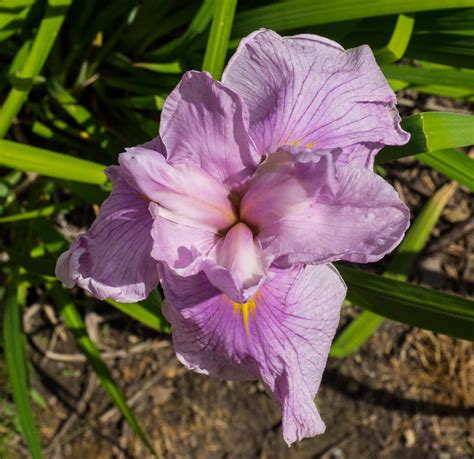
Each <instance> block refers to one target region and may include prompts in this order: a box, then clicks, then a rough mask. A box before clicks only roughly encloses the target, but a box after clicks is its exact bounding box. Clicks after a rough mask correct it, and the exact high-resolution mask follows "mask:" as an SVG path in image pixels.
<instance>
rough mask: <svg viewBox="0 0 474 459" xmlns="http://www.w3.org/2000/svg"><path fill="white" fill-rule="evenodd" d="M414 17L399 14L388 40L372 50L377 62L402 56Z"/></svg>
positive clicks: (390, 60) (393, 60)
mask: <svg viewBox="0 0 474 459" xmlns="http://www.w3.org/2000/svg"><path fill="white" fill-rule="evenodd" d="M414 25H415V18H414V17H413V16H409V15H406V14H399V15H398V18H397V22H396V23H395V28H394V29H393V33H392V36H391V37H390V41H389V42H388V43H387V45H386V46H384V47H383V48H381V49H376V50H374V55H375V58H376V59H377V62H379V63H381V64H383V63H389V62H395V61H398V60H399V59H401V58H402V57H403V55H404V54H405V51H406V50H407V48H408V44H409V43H410V38H411V34H412V32H413V26H414Z"/></svg>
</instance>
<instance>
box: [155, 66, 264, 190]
mask: <svg viewBox="0 0 474 459" xmlns="http://www.w3.org/2000/svg"><path fill="white" fill-rule="evenodd" d="M247 130H248V113H247V109H246V107H245V105H244V103H243V102H242V99H241V97H240V96H239V95H238V94H236V93H235V92H234V91H232V90H231V89H229V88H226V87H225V86H224V85H222V84H221V83H219V82H218V81H215V80H213V79H212V78H211V77H210V76H209V75H208V74H206V73H202V72H196V71H190V72H187V73H186V74H185V75H184V76H183V78H182V80H181V82H180V83H179V84H178V86H177V87H176V88H175V89H174V90H173V92H172V93H171V94H170V95H169V96H168V98H167V99H166V102H165V105H164V107H163V111H162V115H161V125H160V136H161V138H162V140H163V142H164V144H165V146H166V149H167V151H168V159H169V161H170V162H171V163H180V162H190V163H192V164H195V165H196V166H199V167H201V168H202V169H203V170H205V171H206V172H208V173H209V174H210V175H212V176H213V177H214V178H215V179H217V180H218V181H219V182H221V183H224V184H225V185H226V186H228V187H229V188H234V187H239V186H240V185H241V184H242V183H244V182H245V181H246V180H247V179H248V178H249V176H250V175H251V174H252V173H253V171H254V170H255V167H256V166H257V164H258V163H259V161H260V156H259V155H258V154H257V152H256V150H255V147H254V145H253V142H252V140H251V139H250V137H249V134H248V132H247Z"/></svg>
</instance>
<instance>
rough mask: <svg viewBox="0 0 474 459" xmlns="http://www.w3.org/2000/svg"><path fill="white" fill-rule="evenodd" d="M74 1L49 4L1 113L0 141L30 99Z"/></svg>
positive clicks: (62, 0)
mask: <svg viewBox="0 0 474 459" xmlns="http://www.w3.org/2000/svg"><path fill="white" fill-rule="evenodd" d="M71 2H72V0H49V1H48V6H47V8H46V12H45V14H44V18H43V20H42V21H41V25H40V27H39V30H38V33H37V34H36V37H35V41H34V42H33V46H32V47H31V51H30V54H29V55H28V58H27V59H26V62H25V65H24V66H23V68H22V69H21V71H20V72H19V73H18V75H17V77H16V80H17V84H16V86H15V87H14V88H12V89H11V91H10V93H9V94H8V96H7V98H6V100H5V102H4V104H3V106H2V109H1V111H0V138H3V137H5V134H6V133H7V131H8V129H9V128H10V126H11V123H12V122H13V119H14V118H15V116H16V115H17V113H18V112H19V111H20V109H21V107H22V105H23V103H24V102H25V100H26V98H27V97H28V93H29V92H30V89H31V87H32V85H33V80H34V78H35V77H36V76H37V75H38V74H39V72H41V69H42V68H43V65H44V63H45V61H46V58H47V57H48V54H49V52H50V50H51V48H52V46H53V44H54V41H55V40H56V37H57V35H58V33H59V29H60V28H61V25H62V23H63V21H64V18H65V16H66V13H67V10H68V7H69V5H70V4H71Z"/></svg>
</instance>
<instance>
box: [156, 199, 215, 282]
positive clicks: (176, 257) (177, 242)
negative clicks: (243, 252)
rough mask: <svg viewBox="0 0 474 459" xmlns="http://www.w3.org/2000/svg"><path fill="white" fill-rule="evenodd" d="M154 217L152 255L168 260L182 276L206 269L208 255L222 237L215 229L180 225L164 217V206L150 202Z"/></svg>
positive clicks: (170, 266) (172, 267)
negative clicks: (204, 265) (203, 266)
mask: <svg viewBox="0 0 474 459" xmlns="http://www.w3.org/2000/svg"><path fill="white" fill-rule="evenodd" d="M150 212H151V215H152V216H153V227H152V231H151V235H152V237H153V249H152V251H151V256H152V257H153V258H155V259H156V260H158V261H162V262H165V263H166V264H167V265H168V267H169V268H171V269H173V270H174V272H176V273H177V274H179V275H180V276H190V275H193V274H196V273H198V272H199V271H200V270H201V269H202V263H203V261H204V260H206V259H207V254H208V253H209V252H210V251H211V249H212V248H213V247H214V246H215V245H216V243H217V241H218V240H219V236H218V235H216V233H214V232H212V231H207V230H204V229H200V228H192V227H189V226H185V225H180V224H179V223H175V222H173V221H170V220H167V219H166V218H162V217H161V216H160V207H159V206H158V205H157V204H155V203H154V202H152V203H150Z"/></svg>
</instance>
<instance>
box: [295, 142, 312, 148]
mask: <svg viewBox="0 0 474 459" xmlns="http://www.w3.org/2000/svg"><path fill="white" fill-rule="evenodd" d="M300 144H301V140H295V141H294V142H291V143H290V145H292V146H293V147H297V146H298V145H300ZM303 147H307V148H313V147H314V142H309V143H305V144H304V145H303Z"/></svg>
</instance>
